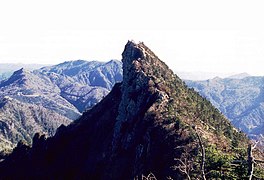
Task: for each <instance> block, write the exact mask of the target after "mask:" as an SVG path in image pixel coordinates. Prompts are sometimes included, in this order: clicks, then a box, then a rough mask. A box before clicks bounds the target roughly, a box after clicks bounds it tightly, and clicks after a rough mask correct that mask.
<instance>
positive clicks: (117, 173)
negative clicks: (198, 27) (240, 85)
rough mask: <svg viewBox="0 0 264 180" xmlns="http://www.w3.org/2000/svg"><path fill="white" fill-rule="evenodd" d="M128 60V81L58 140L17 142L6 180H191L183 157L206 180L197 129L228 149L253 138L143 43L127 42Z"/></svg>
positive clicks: (5, 167)
mask: <svg viewBox="0 0 264 180" xmlns="http://www.w3.org/2000/svg"><path fill="white" fill-rule="evenodd" d="M122 62H123V82H121V83H117V84H116V85H115V86H114V87H113V89H112V91H111V92H110V93H109V94H108V95H107V96H106V97H105V98H104V99H103V100H102V101H101V102H100V103H98V104H97V105H96V106H95V107H93V108H92V109H91V110H89V111H86V112H85V113H84V114H83V115H82V116H81V117H80V118H79V119H78V120H76V121H74V122H73V123H71V124H70V125H69V126H67V127H65V126H61V127H60V128H59V129H58V131H57V133H56V135H55V136H54V137H51V138H48V139H47V140H45V138H41V139H37V137H36V138H35V141H36V142H37V143H34V142H33V144H35V146H33V147H32V148H28V147H25V146H21V147H17V148H16V149H15V151H14V153H13V154H11V155H10V156H9V157H8V158H7V159H6V160H5V161H4V162H3V163H1V164H0V178H7V177H8V178H15V177H20V178H27V179H34V178H36V177H42V178H44V179H50V178H55V179H65V178H71V179H134V178H136V177H141V175H142V174H144V175H147V174H149V173H150V172H152V173H154V174H155V176H156V177H157V178H158V179H166V178H167V177H171V178H173V179H184V178H185V177H186V174H184V173H182V171H180V170H179V168H176V167H178V166H179V165H181V163H180V162H181V161H182V162H183V161H185V162H186V163H190V164H188V166H190V174H191V176H192V178H201V173H200V171H199V170H200V168H199V163H200V161H201V157H200V153H199V152H200V151H201V150H200V148H199V140H198V137H197V134H198V135H199V134H200V136H201V139H202V141H203V142H204V143H205V144H204V145H205V146H210V145H214V146H216V147H217V149H218V150H219V151H221V152H223V153H224V152H229V151H231V149H232V146H235V147H242V146H245V144H246V143H247V139H246V138H245V136H244V135H243V134H240V133H238V132H237V131H236V130H235V129H233V127H232V126H231V125H230V123H229V122H228V120H227V119H225V118H224V117H223V116H222V115H221V113H220V112H219V111H218V110H217V109H216V108H214V107H213V106H212V105H211V103H209V102H208V101H207V100H206V99H204V98H202V97H201V96H199V95H198V93H196V92H194V91H193V90H191V89H188V88H187V87H186V85H185V84H184V83H183V81H181V79H179V78H178V77H177V76H176V75H174V74H173V72H172V71H171V70H170V69H169V68H168V66H167V65H166V64H165V63H163V62H162V61H161V60H160V59H159V58H158V57H157V56H156V55H155V54H154V53H153V52H152V51H151V50H150V49H149V48H148V47H147V46H145V45H144V44H143V43H138V44H136V43H134V42H133V41H128V43H127V44H126V46H125V49H124V52H123V53H122ZM177 159H178V161H177ZM179 160H180V161H179ZM25 164H26V166H25Z"/></svg>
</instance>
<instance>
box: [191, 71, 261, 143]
mask: <svg viewBox="0 0 264 180" xmlns="http://www.w3.org/2000/svg"><path fill="white" fill-rule="evenodd" d="M186 83H187V85H188V86H189V87H192V88H194V89H195V90H196V91H197V92H199V93H200V94H201V95H202V96H203V97H206V99H208V100H209V101H211V102H212V103H213V105H214V106H215V107H217V108H218V109H219V110H220V111H221V112H222V113H223V114H225V115H226V117H227V118H228V119H229V120H230V121H231V122H232V124H234V126H235V127H237V128H238V129H240V130H242V131H243V132H245V133H247V134H248V135H249V136H250V137H251V138H254V139H258V138H260V135H264V77H254V76H247V75H245V74H242V76H234V77H230V78H224V79H221V78H214V79H209V80H206V81H186ZM263 142H264V141H263Z"/></svg>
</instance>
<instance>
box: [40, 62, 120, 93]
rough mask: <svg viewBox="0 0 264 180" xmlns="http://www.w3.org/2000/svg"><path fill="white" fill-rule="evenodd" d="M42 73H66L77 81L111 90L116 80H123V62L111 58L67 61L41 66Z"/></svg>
mask: <svg viewBox="0 0 264 180" xmlns="http://www.w3.org/2000/svg"><path fill="white" fill-rule="evenodd" d="M40 71H41V72H42V73H46V72H54V73H57V74H64V75H67V76H69V77H71V78H73V79H74V80H75V81H77V82H79V83H81V84H84V85H89V86H100V87H104V88H107V89H108V90H111V89H112V87H113V85H114V84H115V83H116V82H119V81H122V72H123V71H122V62H121V61H118V60H111V61H109V62H98V61H84V60H77V61H67V62H64V63H61V64H58V65H55V66H49V67H44V68H41V69H40Z"/></svg>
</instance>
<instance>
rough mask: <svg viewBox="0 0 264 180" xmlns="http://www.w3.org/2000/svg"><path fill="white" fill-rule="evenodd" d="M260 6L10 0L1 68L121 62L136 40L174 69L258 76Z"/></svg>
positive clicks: (0, 17) (1, 10)
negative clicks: (83, 61) (80, 61)
mask: <svg viewBox="0 0 264 180" xmlns="http://www.w3.org/2000/svg"><path fill="white" fill-rule="evenodd" d="M263 5H264V2H263V1H257V0H256V1H244V0H237V1H236V0H228V1H227V0H222V1H214V0H207V1H205V0H201V1H197V0H189V1H168V0H167V1H166V0H156V1H155V0H152V1H150V0H145V1H139V0H133V1H131V0H130V1H125V0H123V1H121V0H112V1H106V0H97V1H94V2H88V1H80V0H74V1H58V0H52V1H51V0H46V1H33V0H24V1H19V0H13V1H12V0H10V1H6V2H1V4H0V22H1V28H0V63H18V62H20V63H43V64H50V63H53V64H54V63H60V62H62V61H66V60H76V59H86V60H100V61H107V60H109V59H121V53H122V51H123V48H124V45H125V43H126V42H127V40H129V39H134V40H135V41H143V42H144V43H145V44H146V45H147V46H149V47H150V48H151V49H152V50H153V51H154V52H155V53H156V54H157V55H158V56H159V57H160V59H162V60H163V61H165V62H166V63H167V64H168V65H169V66H170V67H171V68H172V69H174V70H177V71H207V72H224V73H227V72H248V73H250V74H253V75H264V70H263V69H264V68H263V67H264V61H263V60H264V24H263V17H264V11H263V7H264V6H263Z"/></svg>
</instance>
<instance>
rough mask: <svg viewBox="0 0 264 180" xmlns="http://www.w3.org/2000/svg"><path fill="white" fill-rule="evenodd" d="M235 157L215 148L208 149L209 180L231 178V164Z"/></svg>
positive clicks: (207, 170)
mask: <svg viewBox="0 0 264 180" xmlns="http://www.w3.org/2000/svg"><path fill="white" fill-rule="evenodd" d="M232 161H233V157H232V156H230V154H225V153H222V152H221V151H219V150H217V148H216V147H215V146H209V147H207V148H206V163H205V165H206V167H205V169H206V173H207V178H209V179H219V178H220V179H223V178H228V177H230V176H231V172H230V164H231V162H232Z"/></svg>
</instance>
